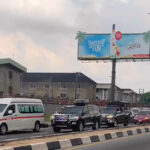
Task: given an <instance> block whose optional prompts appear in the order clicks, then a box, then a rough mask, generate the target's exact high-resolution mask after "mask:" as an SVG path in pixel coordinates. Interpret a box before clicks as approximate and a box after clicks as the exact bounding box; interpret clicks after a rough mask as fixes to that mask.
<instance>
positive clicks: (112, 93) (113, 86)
mask: <svg viewBox="0 0 150 150" xmlns="http://www.w3.org/2000/svg"><path fill="white" fill-rule="evenodd" d="M114 34H115V24H113V28H112V36H113V35H114ZM112 38H113V40H112V41H111V43H110V44H112V45H113V46H114V47H115V46H116V41H115V38H114V37H112ZM111 48H113V47H112V46H111ZM112 51H113V50H112ZM115 79H116V58H113V59H112V76H111V101H112V102H113V101H115Z"/></svg>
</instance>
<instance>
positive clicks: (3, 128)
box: [0, 124, 7, 135]
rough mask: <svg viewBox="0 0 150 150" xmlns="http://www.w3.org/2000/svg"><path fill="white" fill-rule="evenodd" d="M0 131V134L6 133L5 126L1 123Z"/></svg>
mask: <svg viewBox="0 0 150 150" xmlns="http://www.w3.org/2000/svg"><path fill="white" fill-rule="evenodd" d="M0 133H1V134H2V135H4V134H6V133H7V126H6V125H5V124H2V125H1V127H0Z"/></svg>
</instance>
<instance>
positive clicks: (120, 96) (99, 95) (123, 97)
mask: <svg viewBox="0 0 150 150" xmlns="http://www.w3.org/2000/svg"><path fill="white" fill-rule="evenodd" d="M110 92H111V84H110V83H100V84H97V86H96V99H97V100H100V101H111V93H110ZM138 100H139V95H138V94H137V93H136V92H134V91H133V90H131V89H121V88H119V87H118V86H115V101H121V102H126V103H137V102H138Z"/></svg>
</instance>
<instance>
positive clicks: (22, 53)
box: [0, 0, 150, 92]
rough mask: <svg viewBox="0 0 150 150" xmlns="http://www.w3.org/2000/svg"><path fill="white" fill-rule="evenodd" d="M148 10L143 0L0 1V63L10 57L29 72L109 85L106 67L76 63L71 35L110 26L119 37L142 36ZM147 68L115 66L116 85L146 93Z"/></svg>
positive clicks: (141, 64)
mask: <svg viewBox="0 0 150 150" xmlns="http://www.w3.org/2000/svg"><path fill="white" fill-rule="evenodd" d="M149 6H150V1H148V0H68V1H67V0H44V3H43V0H13V2H12V0H2V1H0V18H1V23H0V58H7V57H10V58H13V59H15V60H16V61H17V62H19V63H21V64H22V65H24V66H26V67H27V68H28V71H29V72H83V73H84V74H86V75H87V76H89V77H90V78H92V79H93V80H95V81H96V82H98V83H109V82H110V81H111V77H110V76H111V63H103V62H100V63H95V62H93V63H81V61H78V60H77V49H78V48H77V40H75V36H76V33H77V32H78V31H85V32H86V33H98V34H100V33H111V31H112V24H116V31H120V32H122V33H143V32H146V31H148V30H150V15H147V13H148V12H149V11H150V7H149ZM93 45H94V44H93V43H91V47H93ZM149 65H150V62H136V63H134V62H130V63H129V62H128V63H127V62H121V63H117V66H116V67H117V68H116V69H117V70H116V73H117V74H116V77H117V78H116V84H117V85H118V86H119V87H120V88H132V89H133V90H135V91H137V92H138V90H139V88H142V89H145V91H150V85H149V83H150V78H149V77H150V71H149Z"/></svg>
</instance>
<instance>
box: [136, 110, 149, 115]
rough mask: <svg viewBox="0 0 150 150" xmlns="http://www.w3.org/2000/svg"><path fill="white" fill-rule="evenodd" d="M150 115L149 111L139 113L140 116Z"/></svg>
mask: <svg viewBox="0 0 150 150" xmlns="http://www.w3.org/2000/svg"><path fill="white" fill-rule="evenodd" d="M148 114H150V112H149V111H140V112H139V113H138V115H148Z"/></svg>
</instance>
